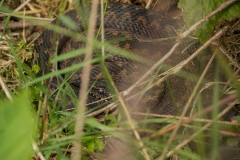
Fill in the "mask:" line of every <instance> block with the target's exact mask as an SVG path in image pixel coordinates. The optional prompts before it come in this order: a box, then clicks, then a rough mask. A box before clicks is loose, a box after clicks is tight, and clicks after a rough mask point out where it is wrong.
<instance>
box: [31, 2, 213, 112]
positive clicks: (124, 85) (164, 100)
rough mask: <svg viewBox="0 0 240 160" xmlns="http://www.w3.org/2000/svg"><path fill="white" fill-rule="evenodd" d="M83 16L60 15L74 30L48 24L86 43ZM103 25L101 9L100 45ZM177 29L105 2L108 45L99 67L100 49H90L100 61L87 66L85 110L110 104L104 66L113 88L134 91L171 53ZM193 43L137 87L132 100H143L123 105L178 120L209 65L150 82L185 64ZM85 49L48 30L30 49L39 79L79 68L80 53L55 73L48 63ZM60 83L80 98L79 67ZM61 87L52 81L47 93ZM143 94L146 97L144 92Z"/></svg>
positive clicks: (195, 64) (174, 23)
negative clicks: (198, 77)
mask: <svg viewBox="0 0 240 160" xmlns="http://www.w3.org/2000/svg"><path fill="white" fill-rule="evenodd" d="M87 11H89V10H87ZM87 11H86V12H85V11H83V12H81V13H82V14H80V15H79V13H78V11H76V10H71V11H69V12H67V13H65V14H64V15H65V16H67V17H68V18H70V20H71V21H72V22H74V24H75V26H76V27H75V28H73V27H70V26H69V25H67V22H64V20H62V21H61V20H59V19H56V20H54V21H53V22H52V24H56V25H59V26H60V27H62V28H64V29H66V30H70V31H74V32H76V33H78V34H80V35H82V37H86V36H87V28H88V27H87V24H88V17H89V16H88V14H87V13H89V12H87ZM101 25H102V21H101V9H100V5H99V7H98V13H97V16H96V29H95V35H96V36H95V37H96V40H99V41H100V40H101V36H102V33H101V32H98V31H99V28H101ZM181 29H182V25H181V23H179V21H178V20H176V19H173V18H170V17H167V16H165V15H162V14H158V13H155V12H154V11H151V10H148V9H145V8H143V7H141V6H137V5H134V4H122V3H113V2H109V3H108V4H107V5H106V10H105V12H104V42H105V43H106V44H108V45H106V46H105V53H104V55H105V56H104V62H103V64H102V63H100V61H101V60H99V59H102V58H101V47H99V46H96V47H94V48H93V56H92V59H98V60H96V62H93V63H92V65H91V72H90V80H89V84H90V85H89V92H88V93H87V109H88V110H91V109H94V108H102V107H104V106H106V105H107V104H109V103H111V102H112V101H113V99H114V98H109V97H112V96H113V95H114V94H115V93H113V91H112V90H111V85H113V84H112V83H111V82H109V81H108V80H107V78H106V73H103V69H102V68H103V65H104V66H105V68H107V70H108V73H109V75H110V76H111V79H112V81H113V82H114V85H115V86H116V88H117V89H118V91H119V92H120V93H121V92H123V91H125V90H127V89H128V88H129V87H131V86H132V85H134V84H135V83H136V81H137V80H139V79H140V78H141V77H142V76H143V75H144V74H146V72H148V71H149V70H150V68H151V67H152V66H153V65H154V64H155V63H156V62H158V61H159V60H160V59H161V58H163V57H164V56H165V55H166V53H167V52H169V51H170V50H171V48H172V47H173V45H174V44H175V42H176V38H177V36H178V33H179V32H180V30H181ZM192 41H193V40H190V41H188V40H187V41H186V42H185V43H184V44H183V45H180V46H179V47H178V48H177V49H176V50H175V51H174V52H173V54H172V55H171V56H170V57H169V58H167V59H166V60H165V61H164V62H163V63H162V65H161V66H159V68H157V69H156V70H154V72H152V73H151V74H150V75H149V76H148V78H146V79H145V83H142V84H141V85H138V86H137V87H135V89H134V90H133V91H132V92H131V94H133V95H134V94H135V93H141V94H135V95H136V96H135V97H133V98H132V99H130V100H128V101H127V104H128V106H129V107H130V108H131V110H133V111H137V112H144V113H146V112H151V113H158V114H167V115H177V114H179V113H181V112H182V111H183V109H184V106H185V105H186V103H187V101H188V99H189V97H190V95H191V94H192V91H193V87H194V86H195V85H196V80H197V78H196V77H197V76H198V75H199V70H201V69H199V68H204V67H205V65H206V64H207V62H208V61H209V59H208V58H207V59H204V60H202V61H199V60H192V61H191V62H189V63H188V64H186V65H185V66H184V67H183V68H182V69H181V72H179V73H177V74H172V75H170V76H168V77H167V78H166V79H165V80H164V81H163V82H161V83H154V82H155V81H156V79H157V78H156V77H157V75H160V74H162V73H165V72H166V71H167V70H168V69H169V68H171V67H174V66H176V65H177V64H179V63H181V62H182V61H183V60H186V59H187V58H188V57H189V55H190V54H191V53H192V52H193V51H194V50H196V49H195V48H196V47H194V46H193V47H191V46H190V47H189V48H188V49H186V48H187V46H189V45H190V44H191V42H192ZM98 44H99V43H98ZM85 47H86V41H85V40H84V39H82V40H81V39H80V38H76V37H75V38H73V37H71V36H68V35H64V34H61V32H58V33H56V32H53V31H52V30H45V31H43V32H42V33H41V35H40V36H39V37H38V39H37V40H36V41H35V47H34V48H35V52H36V59H37V62H36V63H37V64H38V65H39V67H40V71H39V72H38V73H37V75H38V76H42V75H44V74H47V73H49V72H52V71H53V70H55V69H57V70H63V69H65V68H67V67H71V66H72V65H73V64H81V63H83V62H84V58H85V54H82V52H81V53H79V54H78V55H77V56H75V57H71V58H68V59H65V60H62V61H59V62H58V63H57V64H56V65H55V68H54V67H52V66H53V65H52V63H51V62H50V60H51V59H52V58H54V56H56V55H57V56H62V55H64V54H65V53H67V52H71V51H74V50H79V49H84V48H85ZM79 52H80V51H79ZM199 64H200V65H199ZM199 66H201V67H199ZM213 68H214V67H213ZM213 75H214V72H213V71H211V73H208V77H210V78H209V79H214V76H213ZM61 77H62V79H65V80H66V79H67V81H68V84H69V86H71V88H72V91H73V93H74V94H75V95H76V97H78V94H79V89H80V88H81V77H82V67H79V68H78V69H75V70H73V71H71V72H70V73H63V74H61ZM63 81H64V80H57V78H56V77H54V78H53V79H52V81H51V82H50V83H51V84H50V87H49V88H50V89H49V90H50V93H53V92H54V90H56V88H57V86H59V85H60V84H61V83H63ZM59 83H60V84H59ZM151 84H153V87H151V88H150V89H148V90H147V89H146V88H147V87H148V86H149V85H151ZM144 90H145V92H143V91H144ZM142 93H143V94H142ZM53 97H54V96H53ZM60 99H61V98H60ZM70 99H71V98H69V97H68V98H67V100H66V101H67V102H66V104H65V107H66V108H73V107H74V106H75V105H76V104H74V103H72V102H70V101H71V100H70ZM211 100H212V93H211V92H210V91H208V92H206V94H204V102H203V103H204V105H209V104H211V102H212V101H211Z"/></svg>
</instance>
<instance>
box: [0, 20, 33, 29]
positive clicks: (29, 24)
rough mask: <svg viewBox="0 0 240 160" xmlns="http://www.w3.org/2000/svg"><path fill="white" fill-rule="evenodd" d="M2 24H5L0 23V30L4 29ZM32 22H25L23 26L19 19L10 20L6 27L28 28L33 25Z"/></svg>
mask: <svg viewBox="0 0 240 160" xmlns="http://www.w3.org/2000/svg"><path fill="white" fill-rule="evenodd" d="M4 25H5V24H0V30H4ZM33 25H34V24H32V23H30V22H25V25H24V26H23V22H21V21H19V22H10V23H9V24H8V28H9V29H20V28H24V27H25V28H28V27H31V26H33Z"/></svg>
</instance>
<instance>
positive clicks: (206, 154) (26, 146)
mask: <svg viewBox="0 0 240 160" xmlns="http://www.w3.org/2000/svg"><path fill="white" fill-rule="evenodd" d="M37 2H38V3H35V2H31V3H27V5H26V6H25V9H28V10H29V11H26V14H34V15H35V17H36V15H37V16H39V13H41V16H44V17H46V15H47V17H46V19H47V18H55V17H57V16H58V15H59V14H60V16H59V17H60V18H59V19H60V21H61V22H63V23H64V24H65V25H66V26H68V27H69V28H71V30H67V29H62V28H61V27H60V26H58V25H55V24H50V23H49V22H48V21H44V20H41V19H39V18H35V17H34V16H29V15H25V14H24V9H23V8H21V9H20V10H21V11H19V10H18V11H19V12H18V11H15V12H13V10H12V9H9V7H11V6H8V5H7V4H6V3H3V0H2V1H1V2H0V11H1V13H0V14H1V16H0V19H1V20H2V21H3V22H4V23H1V24H0V25H3V26H0V27H1V35H0V86H1V87H0V88H1V90H0V159H31V158H34V159H41V160H44V159H71V158H72V159H74V158H75V156H76V155H78V154H79V153H78V152H77V151H78V150H80V149H81V153H80V154H79V155H81V159H117V158H119V159H166V158H167V157H168V158H169V157H170V158H171V159H181V160H185V159H194V160H198V159H199V160H202V159H219V158H223V159H225V157H224V156H226V157H230V158H231V159H234V158H235V159H240V153H239V152H240V150H239V145H240V142H239V137H240V128H239V127H240V124H239V123H240V116H239V110H240V109H239V106H238V105H239V101H238V99H239V95H240V90H239V89H240V86H239V69H240V67H239V51H240V50H239V38H240V29H239V26H240V24H239V22H240V21H239V19H237V17H239V16H240V15H239V13H240V4H239V2H237V3H236V4H234V5H232V6H231V7H227V8H226V9H225V8H224V11H222V12H220V13H218V14H216V15H215V16H214V17H213V18H211V19H210V20H208V21H207V23H203V24H202V25H201V26H200V28H198V29H196V26H195V27H192V25H193V24H195V23H197V22H201V21H202V20H206V19H209V18H210V17H208V16H207V15H209V14H211V13H212V11H213V10H215V9H217V8H218V7H219V6H220V4H223V3H224V2H225V1H224V0H222V1H221V3H220V1H217V0H212V1H208V0H202V1H199V0H198V1H197V0H196V1H195V0H191V4H190V3H189V1H185V0H181V1H180V2H179V7H181V8H183V11H184V12H183V16H184V20H185V21H186V24H187V25H186V28H187V29H185V31H186V32H182V33H185V34H182V33H179V34H181V36H187V35H186V34H188V33H187V32H192V31H193V30H194V33H195V35H196V36H197V37H198V38H199V39H200V40H201V42H202V43H203V44H204V43H205V42H207V41H208V40H209V39H210V43H213V44H214V43H216V42H218V43H217V45H216V44H214V45H215V46H214V45H213V46H214V47H213V49H212V50H213V52H218V53H219V52H221V55H220V56H218V59H219V61H220V64H221V65H220V66H218V69H220V71H221V72H224V74H226V75H228V76H227V77H229V80H228V81H227V83H225V82H213V83H212V84H208V85H209V86H214V89H213V95H214V96H213V105H212V106H210V107H207V108H202V106H201V105H197V106H198V112H196V108H194V109H192V110H191V109H190V110H191V111H190V112H191V113H190V116H188V115H182V116H181V113H180V114H178V115H158V114H148V113H144V114H143V113H133V114H136V115H137V114H138V115H140V114H142V117H144V118H142V119H141V120H134V119H131V118H130V119H129V118H128V114H130V113H129V112H130V111H131V108H130V109H129V110H127V111H126V110H124V109H125V108H124V107H119V106H122V105H123V104H124V103H122V102H121V100H122V99H124V98H126V99H127V98H129V97H130V96H131V95H128V96H125V97H124V96H119V95H123V94H126V93H118V91H117V90H116V88H115V87H114V85H113V81H112V79H111V76H110V74H109V72H108V71H107V69H106V67H105V66H104V63H103V62H104V59H106V58H108V56H109V55H102V53H104V51H111V52H113V53H115V54H119V55H121V56H123V57H126V58H128V59H133V60H135V61H138V62H141V63H148V62H147V60H146V59H144V58H142V57H140V56H136V55H134V54H132V53H129V52H128V51H125V50H123V49H120V48H117V47H114V46H113V45H112V44H114V43H115V42H117V41H122V39H114V40H112V41H107V42H104V41H99V40H97V39H94V40H93V41H92V43H93V45H92V46H91V47H92V49H93V51H95V52H98V53H99V54H98V56H94V57H93V58H91V59H90V61H91V64H94V63H98V64H100V65H101V68H102V70H103V74H104V76H105V77H107V78H106V81H107V84H108V89H109V90H110V91H111V96H112V99H113V103H110V102H109V101H107V100H106V102H105V104H101V105H102V106H107V107H105V108H104V109H102V108H103V107H102V106H99V107H97V108H96V109H94V110H88V109H87V108H88V107H85V106H84V108H85V109H86V110H83V112H82V113H81V114H80V115H79V108H78V110H75V108H77V106H79V95H78V94H76V92H77V93H78V92H81V91H79V86H73V85H71V84H69V83H68V81H69V79H71V78H72V77H73V76H74V74H75V73H76V72H78V71H79V70H80V69H82V68H84V67H86V66H87V65H88V63H86V62H81V63H76V64H72V65H71V66H68V67H66V68H63V69H56V70H55V71H54V72H50V73H47V74H45V75H41V76H37V73H38V72H39V70H40V69H41V68H40V66H39V65H38V64H36V63H35V62H36V58H38V57H36V56H34V45H33V44H34V41H35V40H36V38H37V37H36V36H34V37H35V38H33V39H31V40H30V41H28V40H27V39H28V37H30V36H29V34H27V31H28V30H30V28H26V29H21V27H22V26H21V27H17V28H16V27H13V25H12V24H14V23H18V22H19V21H21V22H20V24H21V25H22V23H23V24H24V23H25V21H27V22H31V23H32V24H34V25H35V28H34V29H33V30H35V31H36V30H37V31H39V30H40V31H42V29H39V28H37V27H36V26H40V27H43V28H44V29H50V30H53V31H55V32H61V33H62V34H64V35H67V36H69V37H72V38H76V39H79V40H82V41H84V42H87V43H89V42H88V37H87V36H86V35H87V33H85V36H83V35H82V34H79V33H78V32H76V31H77V30H78V27H77V25H76V24H75V22H73V21H72V20H71V19H69V18H68V17H67V16H64V15H62V13H63V12H65V11H66V10H69V9H70V8H73V7H72V6H74V7H79V5H73V4H71V3H70V1H67V0H64V1H58V0H53V1H43V0H38V1H37ZM76 2H77V1H76ZM76 2H75V1H74V4H75V3H76ZM208 2H209V3H208ZM165 3H167V2H165ZM227 5H228V4H225V6H227ZM222 7H224V5H223V6H222ZM205 8H207V10H205ZM79 10H81V9H79ZM30 11H31V12H32V13H31V12H30ZM219 11H221V10H220V9H219ZM103 12H104V10H103ZM199 12H200V13H201V14H198V13H199ZM79 13H80V12H79ZM189 15H192V16H189ZM194 15H198V16H200V17H198V16H197V18H196V17H195V16H194ZM204 18H205V19H204ZM87 22H88V21H87ZM18 25H19V24H18ZM26 25H27V24H26ZM36 28H37V29H36ZM189 28H190V29H189ZM100 30H101V28H100V29H99V32H100ZM176 32H177V31H176ZM220 32H222V35H221V36H219V37H217V39H214V40H211V38H212V36H213V35H216V34H217V33H220ZM37 33H38V35H39V32H37ZM32 34H33V33H31V34H30V35H32ZM26 35H27V36H26ZM181 36H180V37H181ZM96 37H97V36H96ZM178 38H179V37H178ZM216 46H217V47H216ZM220 46H221V48H220ZM216 48H217V49H216ZM219 48H220V49H219ZM87 50H88V49H87V48H86V47H83V48H79V49H76V50H73V51H70V52H67V53H65V54H61V55H54V57H52V59H51V60H50V62H51V65H52V64H53V65H54V66H58V63H59V62H60V61H62V60H66V59H70V58H75V57H76V56H80V55H83V54H85V53H86V52H87ZM222 53H223V54H222ZM223 56H224V57H227V59H228V61H227V63H226V62H225V61H224V60H222V59H223ZM186 61H188V62H189V61H191V60H186ZM189 63H190V62H189ZM200 63H201V61H200ZM168 67H169V66H168ZM171 67H173V66H171ZM178 67H179V66H178ZM178 67H176V68H175V69H173V70H171V72H169V74H171V73H175V72H178V69H180V68H181V65H180V67H179V68H178ZM160 68H161V67H160V66H158V68H157V69H156V70H158V69H160ZM232 70H233V72H234V74H232ZM62 75H64V76H62ZM155 76H158V75H157V72H156V73H155V74H154V76H153V77H152V79H150V80H149V82H148V84H149V86H151V85H152V84H153V83H154V80H153V79H154V78H155ZM183 76H185V77H186V78H188V76H189V77H190V75H189V74H183ZM53 77H57V78H53ZM196 79H198V80H199V79H200V77H197V78H196ZM52 81H57V82H58V85H57V86H55V87H54V88H55V89H56V90H55V91H51V92H50V91H49V85H48V84H49V83H51V82H52ZM77 82H79V85H80V80H79V81H77ZM94 83H96V82H93V84H94ZM93 84H90V85H93ZM209 86H202V88H200V89H199V90H198V92H197V93H196V95H197V94H198V93H200V92H201V89H202V90H205V89H206V88H208V87H209ZM220 86H221V87H220ZM223 86H224V87H223ZM74 87H76V88H74ZM204 87H205V88H204ZM220 89H222V90H223V92H224V93H222V94H223V96H222V95H221V96H220V95H218V94H217V93H218V92H219V90H220ZM90 90H91V87H90V89H88V90H87V91H86V93H85V94H86V95H87V93H88V92H90ZM143 92H147V89H146V90H143ZM203 93H204V91H203ZM141 94H143V93H141ZM80 96H81V95H80ZM123 97H124V98H123ZM222 97H224V98H225V101H221V99H222ZM190 98H191V97H189V99H190ZM191 101H192V102H193V103H191V104H189V105H193V104H194V102H196V103H197V104H198V101H197V100H195V99H192V100H191ZM202 101H204V99H203V100H202ZM123 102H125V100H124V101H123ZM176 103H177V102H176ZM203 103H204V102H203ZM69 104H71V107H66V106H68V105H69ZM224 105H225V106H226V107H225V108H224V109H230V110H231V111H230V112H227V113H226V114H225V113H224V112H225V111H224V110H223V109H220V108H221V107H219V106H224ZM80 107H83V106H80ZM205 107H206V106H205ZM100 109H102V112H103V114H101V115H100V116H99V113H100V111H99V110H100ZM233 110H234V111H233ZM236 113H238V115H237V114H236ZM220 114H224V115H220ZM229 114H234V115H229ZM97 115H98V116H97ZM79 116H81V117H80V119H81V120H82V121H81V122H79V121H76V119H78V120H79ZM146 117H148V118H146ZM149 117H150V118H149ZM229 117H230V118H229ZM231 118H232V119H231ZM78 125H84V126H83V132H82V133H81V134H77V131H76V130H77V129H76V126H78ZM156 125H158V126H159V125H161V126H162V127H160V128H157V127H154V126H156ZM175 131H176V132H175ZM136 132H137V134H139V133H141V134H140V137H137V136H136ZM79 148H80V149H79ZM76 150H77V151H76ZM229 153H231V155H234V154H235V156H234V157H231V155H229ZM219 155H221V156H222V157H219ZM77 158H79V157H78V156H77Z"/></svg>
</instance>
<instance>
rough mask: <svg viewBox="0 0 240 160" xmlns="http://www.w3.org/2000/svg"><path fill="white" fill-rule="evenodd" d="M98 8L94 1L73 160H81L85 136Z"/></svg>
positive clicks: (82, 78)
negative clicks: (85, 115) (84, 128)
mask: <svg viewBox="0 0 240 160" xmlns="http://www.w3.org/2000/svg"><path fill="white" fill-rule="evenodd" d="M97 6H98V1H97V0H93V1H92V9H91V13H90V18H89V28H88V33H87V44H86V54H85V62H86V63H85V66H84V67H83V70H82V73H83V74H82V77H81V84H80V85H81V87H80V91H79V101H78V106H77V108H76V111H77V115H76V123H75V129H74V130H75V136H76V138H77V141H76V142H75V143H74V145H75V147H76V152H74V153H73V157H72V159H73V160H79V159H81V142H80V141H79V140H80V139H81V137H82V135H83V127H84V114H85V105H86V102H87V90H88V86H89V78H90V71H91V59H92V52H93V40H94V31H95V26H96V16H97Z"/></svg>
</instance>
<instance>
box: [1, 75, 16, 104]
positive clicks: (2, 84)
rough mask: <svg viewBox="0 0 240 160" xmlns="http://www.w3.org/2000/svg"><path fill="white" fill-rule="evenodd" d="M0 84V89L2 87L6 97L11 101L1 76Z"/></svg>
mask: <svg viewBox="0 0 240 160" xmlns="http://www.w3.org/2000/svg"><path fill="white" fill-rule="evenodd" d="M0 85H1V86H2V89H3V91H4V93H5V94H6V96H7V98H8V99H9V100H10V101H12V100H13V98H12V96H11V94H10V93H9V91H8V89H7V86H6V84H5V83H4V81H3V79H2V77H1V76H0Z"/></svg>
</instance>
